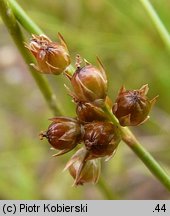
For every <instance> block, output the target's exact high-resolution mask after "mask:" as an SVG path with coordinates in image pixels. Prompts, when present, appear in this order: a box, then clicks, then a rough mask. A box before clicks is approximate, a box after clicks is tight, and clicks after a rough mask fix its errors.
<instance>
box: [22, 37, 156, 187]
mask: <svg viewBox="0 0 170 216" xmlns="http://www.w3.org/2000/svg"><path fill="white" fill-rule="evenodd" d="M58 37H59V40H60V42H59V43H57V42H53V41H51V40H50V39H49V38H48V37H47V36H45V35H40V36H37V35H33V36H32V38H31V41H30V43H29V44H26V47H27V48H28V49H29V50H30V51H31V53H32V54H33V55H34V57H35V58H36V61H37V65H34V64H32V66H33V67H34V68H36V69H37V70H38V71H40V72H41V73H45V74H55V75H59V74H62V73H63V74H64V75H66V76H67V77H68V79H69V80H70V83H71V85H72V89H73V90H70V89H68V88H67V89H68V91H69V94H70V96H71V97H72V100H73V102H74V103H75V105H76V114H77V116H76V117H75V118H70V117H63V116H57V117H54V118H51V119H50V120H51V121H52V123H51V124H50V125H49V127H48V129H47V130H46V131H43V132H41V133H40V138H41V139H43V138H44V137H45V138H47V140H48V142H49V143H50V144H51V146H52V147H53V148H54V149H57V150H59V151H58V152H57V153H56V154H55V155H53V156H59V155H62V154H65V153H67V152H69V151H71V150H72V149H74V148H75V147H77V146H78V144H80V146H81V147H79V149H78V150H77V151H76V153H75V154H74V155H73V156H72V157H71V159H70V160H69V161H68V163H67V164H66V167H65V169H68V170H69V172H70V174H71V175H72V177H73V178H74V184H75V185H82V184H84V183H87V182H92V183H96V182H97V180H98V178H99V175H100V169H101V166H100V159H101V158H103V157H105V158H107V159H109V158H110V157H112V156H113V154H114V153H115V151H116V149H117V147H118V144H119V143H120V141H121V132H120V127H121V126H123V127H124V126H137V125H139V124H142V123H143V122H145V121H146V120H147V119H148V117H149V116H148V114H149V111H150V109H151V108H152V106H153V104H154V103H155V101H156V98H157V97H155V98H153V99H152V100H149V99H148V97H147V96H146V95H147V92H148V90H149V88H148V85H144V86H142V87H141V88H140V89H139V90H126V89H125V87H121V89H120V91H119V93H118V96H117V98H116V100H115V102H114V103H113V102H112V101H111V100H110V98H109V97H108V95H107V88H108V85H107V84H108V83H107V77H106V73H105V70H104V67H103V64H102V63H101V61H100V60H99V59H98V58H97V62H98V67H96V66H94V65H92V64H90V63H89V62H87V61H86V60H84V62H82V60H81V58H80V56H78V55H77V60H76V70H75V72H74V73H73V75H71V74H70V73H69V69H68V68H69V65H70V62H71V60H70V55H69V52H68V48H67V45H66V43H65V41H64V39H63V37H62V36H61V34H58ZM82 64H83V66H82ZM104 105H107V107H109V109H110V110H111V111H112V113H113V114H114V115H115V117H116V118H117V120H118V122H119V123H118V124H113V123H111V122H110V121H109V118H108V115H107V114H106V112H104V109H103V107H104Z"/></svg>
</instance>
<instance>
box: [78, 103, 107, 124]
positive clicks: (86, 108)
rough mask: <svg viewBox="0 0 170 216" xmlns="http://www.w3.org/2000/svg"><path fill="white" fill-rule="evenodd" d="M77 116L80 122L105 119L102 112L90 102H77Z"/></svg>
mask: <svg viewBox="0 0 170 216" xmlns="http://www.w3.org/2000/svg"><path fill="white" fill-rule="evenodd" d="M76 113H77V117H78V119H79V120H80V121H81V122H92V121H105V120H106V119H107V118H106V116H105V114H104V112H103V111H102V110H101V109H100V108H98V107H96V106H94V105H93V104H91V103H85V102H77V107H76Z"/></svg>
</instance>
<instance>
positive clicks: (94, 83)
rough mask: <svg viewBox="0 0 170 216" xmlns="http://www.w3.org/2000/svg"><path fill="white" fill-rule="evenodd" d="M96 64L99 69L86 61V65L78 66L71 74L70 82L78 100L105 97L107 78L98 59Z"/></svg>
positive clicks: (93, 99)
mask: <svg viewBox="0 0 170 216" xmlns="http://www.w3.org/2000/svg"><path fill="white" fill-rule="evenodd" d="M98 64H99V69H98V68H97V67H95V66H93V65H91V64H89V63H87V62H86V66H84V67H82V68H81V67H78V68H77V70H76V72H75V73H74V74H73V76H72V78H71V83H72V86H73V89H74V93H75V95H76V97H77V98H78V99H79V101H82V102H94V101H98V100H104V99H105V98H106V94H107V78H106V74H105V71H104V68H103V65H102V64H101V62H100V61H99V59H98Z"/></svg>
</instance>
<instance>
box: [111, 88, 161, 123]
mask: <svg viewBox="0 0 170 216" xmlns="http://www.w3.org/2000/svg"><path fill="white" fill-rule="evenodd" d="M148 90H149V88H148V85H144V86H142V87H141V88H140V89H139V90H126V89H125V88H124V87H122V88H121V89H120V91H119V94H118V97H117V99H116V101H115V104H114V105H113V108H112V111H113V113H114V115H115V116H116V117H117V118H118V119H119V122H120V124H121V125H122V126H136V125H139V124H142V123H144V122H145V121H146V120H147V119H148V118H149V116H148V114H149V112H150V110H151V108H152V106H153V104H154V103H155V102H156V98H157V97H158V96H156V97H155V98H153V99H152V100H149V99H148V98H147V96H146V95H147V92H148Z"/></svg>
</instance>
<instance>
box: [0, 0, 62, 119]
mask: <svg viewBox="0 0 170 216" xmlns="http://www.w3.org/2000/svg"><path fill="white" fill-rule="evenodd" d="M0 8H1V11H0V14H1V17H2V19H3V21H4V23H5V25H6V27H7V29H8V31H9V33H10V34H11V36H12V38H13V40H14V42H15V44H16V46H17V47H18V49H19V51H20V53H21V55H22V57H23V59H24V61H25V62H26V64H27V65H29V69H30V72H31V74H32V76H33V78H34V80H35V81H36V83H37V85H38V87H39V89H40V91H41V92H42V94H43V96H44V98H45V99H46V101H47V103H48V105H49V107H50V108H51V110H52V111H53V112H54V114H55V115H59V113H60V114H61V113H62V110H61V109H60V108H59V104H58V103H57V100H56V96H55V94H53V92H52V89H51V87H50V86H49V84H48V81H47V79H46V78H45V77H43V76H42V75H40V74H39V73H38V72H37V71H36V70H35V69H34V68H33V67H32V66H30V63H32V62H34V59H33V58H32V56H31V54H30V53H29V52H28V51H27V50H26V48H25V47H24V43H23V42H24V37H23V34H22V32H21V30H20V28H19V26H18V23H17V21H16V19H15V16H14V14H13V12H12V10H11V8H10V7H9V4H8V2H7V1H5V0H0Z"/></svg>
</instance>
